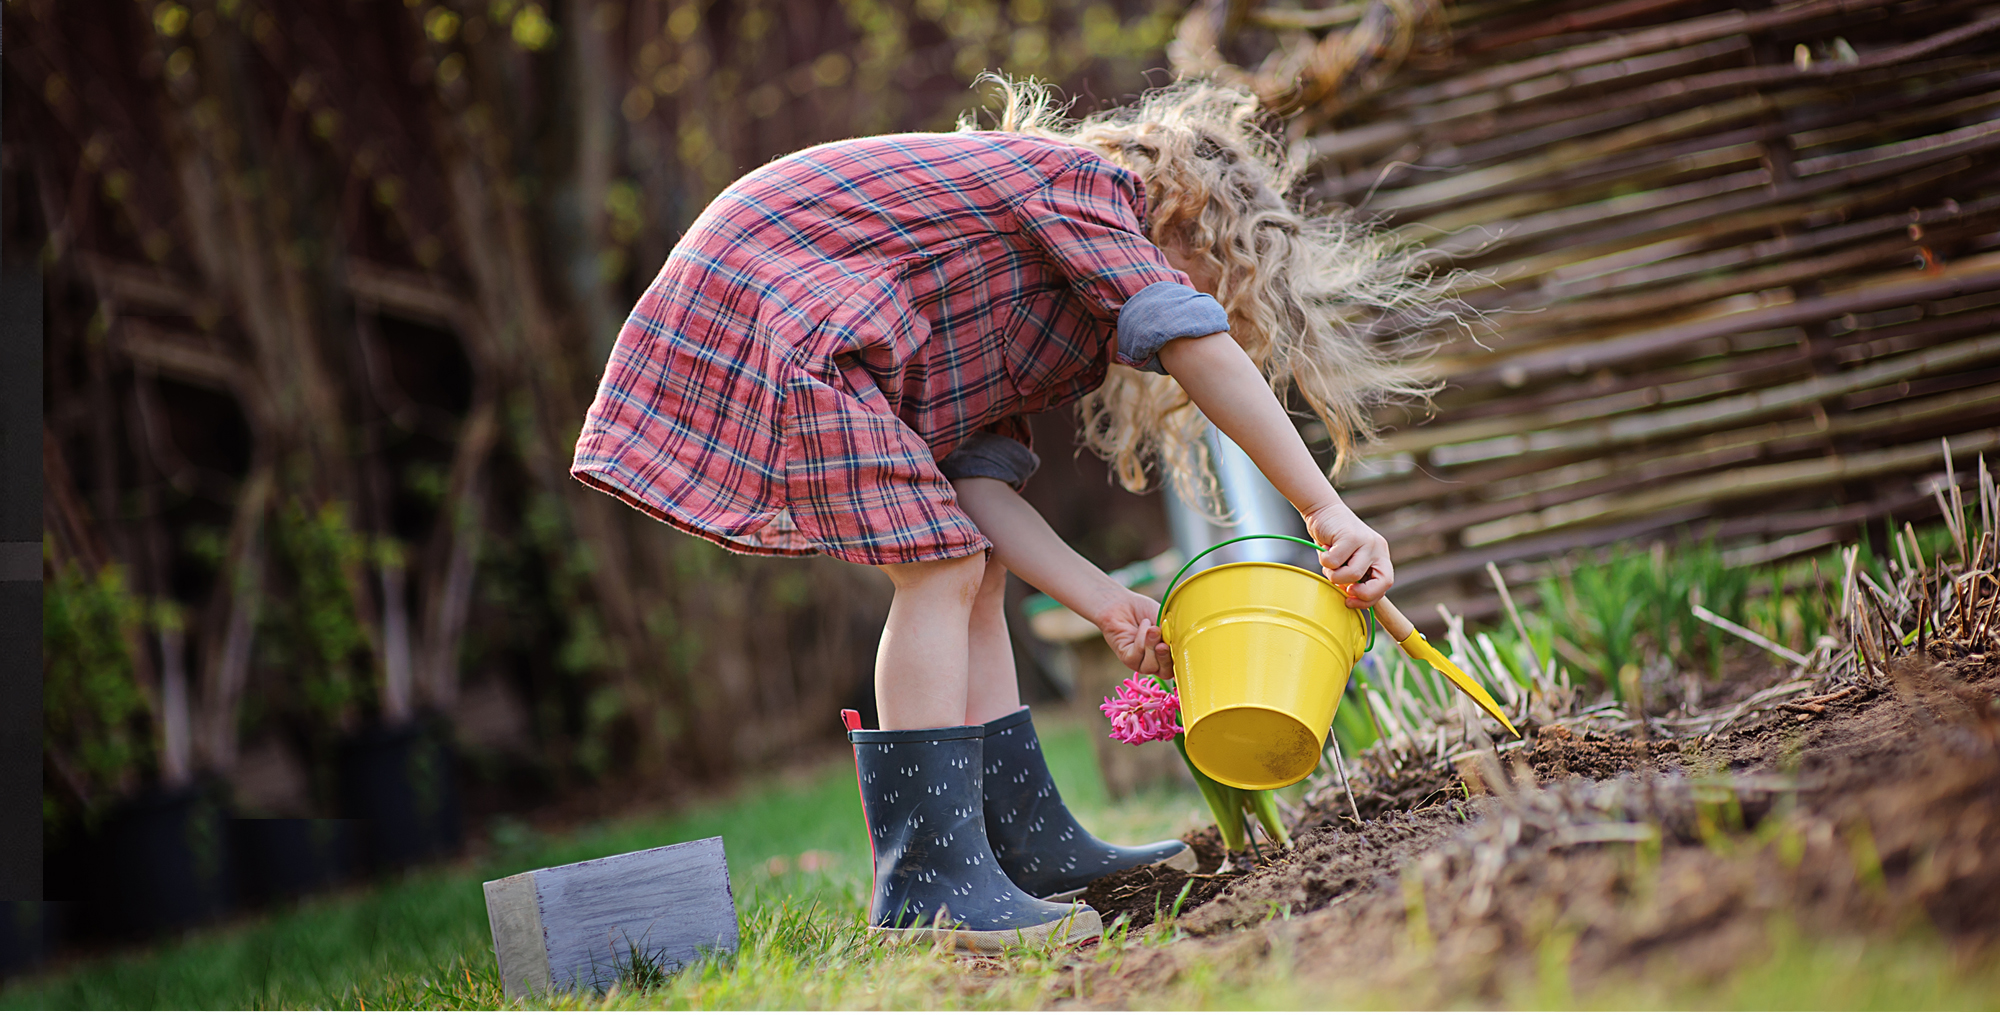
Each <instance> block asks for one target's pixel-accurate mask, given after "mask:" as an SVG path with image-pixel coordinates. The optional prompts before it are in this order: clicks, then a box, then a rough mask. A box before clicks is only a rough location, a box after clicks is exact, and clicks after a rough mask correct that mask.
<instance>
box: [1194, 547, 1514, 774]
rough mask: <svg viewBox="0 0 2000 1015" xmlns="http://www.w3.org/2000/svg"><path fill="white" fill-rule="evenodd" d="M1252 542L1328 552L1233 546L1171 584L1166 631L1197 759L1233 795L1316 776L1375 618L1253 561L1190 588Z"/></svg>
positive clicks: (1409, 632)
mask: <svg viewBox="0 0 2000 1015" xmlns="http://www.w3.org/2000/svg"><path fill="white" fill-rule="evenodd" d="M1246 539H1285V540H1290V541H1292V542H1294V543H1301V544H1304V545H1306V546H1310V547H1312V548H1313V551H1314V552H1315V553H1317V552H1318V551H1319V547H1318V546H1316V545H1315V544H1313V543H1312V542H1311V541H1310V540H1305V539H1300V538H1298V537H1297V536H1284V535H1262V534H1260V535H1250V536H1238V537H1236V538H1235V539H1225V540H1223V541H1222V542H1220V543H1217V544H1215V545H1214V546H1211V547H1209V548H1208V549H1206V550H1203V551H1201V553H1198V554H1195V555H1194V557H1192V558H1189V560H1188V562H1187V563H1186V564H1185V565H1183V566H1182V567H1181V570H1180V573H1179V574H1176V575H1174V580H1173V581H1172V582H1170V583H1168V587H1167V593H1166V596H1165V598H1164V599H1163V600H1162V602H1161V604H1160V616H1159V624H1160V632H1161V637H1163V638H1164V639H1165V640H1166V642H1167V644H1168V645H1170V646H1171V650H1172V654H1173V659H1174V681H1175V683H1176V684H1177V685H1178V687H1179V690H1180V699H1181V724H1182V726H1183V728H1184V729H1185V730H1186V731H1187V732H1186V735H1185V740H1184V744H1185V746H1186V749H1187V756H1188V761H1189V762H1190V763H1192V764H1193V765H1194V766H1195V767H1196V768H1198V769H1200V770H1201V772H1202V773H1203V774H1204V775H1207V776H1208V777H1209V778H1211V779H1214V780H1215V781H1217V782H1219V783H1222V784H1223V785H1225V786H1234V787H1236V788H1237V789H1246V790H1266V789H1277V788H1279V787H1281V786H1289V785H1291V784H1293V783H1295V782H1298V781H1299V780H1300V779H1303V778H1305V777H1306V776H1308V775H1311V774H1312V770H1313V769H1314V768H1316V767H1318V765H1319V759H1320V752H1321V751H1323V750H1324V749H1325V748H1326V736H1327V731H1328V730H1329V729H1330V728H1331V727H1332V725H1333V714H1334V711H1335V710H1336V709H1338V708H1339V707H1340V698H1341V695H1342V694H1343V693H1345V692H1346V690H1347V678H1348V675H1349V674H1350V673H1352V672H1353V670H1354V666H1355V664H1356V663H1358V662H1360V660H1361V655H1362V653H1364V652H1366V651H1367V650H1368V646H1369V644H1370V643H1371V642H1372V641H1373V640H1374V639H1373V634H1372V631H1371V630H1370V628H1371V627H1372V625H1371V624H1370V623H1369V621H1368V617H1367V614H1366V611H1362V610H1354V609H1349V608H1348V606H1347V596H1346V594H1345V593H1344V592H1342V591H1341V590H1340V589H1339V588H1338V587H1337V586H1335V585H1334V584H1333V583H1332V582H1331V581H1328V580H1327V578H1326V576H1325V575H1323V574H1319V573H1317V572H1313V571H1307V570H1305V569H1304V568H1299V567H1293V566H1292V565H1290V564H1275V563H1265V562H1260V561H1245V562H1242V563H1236V564H1223V565H1219V566H1216V567H1210V568H1205V569H1203V570H1201V571H1199V572H1197V573H1196V574H1195V575H1194V576H1193V577H1192V578H1188V579H1187V580H1186V581H1185V582H1183V581H1182V580H1181V579H1182V578H1183V577H1184V576H1186V575H1187V573H1188V569H1189V568H1192V567H1193V566H1194V565H1195V561H1197V560H1200V559H1201V558H1202V557H1204V556H1206V555H1207V554H1209V553H1211V552H1213V551H1215V550H1219V549H1221V548H1222V547H1224V546H1228V545H1229V544H1231V543H1239V542H1242V541H1243V540H1246ZM1374 615H1375V619H1377V620H1379V621H1380V622H1381V625H1382V628H1383V630H1385V631H1387V632H1389V636H1390V637H1392V638H1394V639H1395V640H1396V644H1397V645H1398V646H1399V647H1401V648H1402V650H1403V652H1404V653H1405V654H1406V655H1408V656H1409V657H1410V658H1412V659H1421V660H1423V661H1424V662H1427V663H1429V664H1430V665H1431V666H1433V667H1435V668H1436V669H1437V670H1438V672H1440V673H1443V674H1444V675H1445V677H1446V678H1448V679H1449V680H1450V681H1451V682H1452V683H1453V684H1454V685H1456V686H1457V687H1458V689H1459V690H1461V691H1463V692H1465V693H1466V694H1467V695H1469V696H1470V697H1471V698H1472V700H1473V701H1475V702H1477V703H1478V704H1479V707H1480V708H1482V709H1485V710H1486V713H1487V714H1488V715H1491V716H1493V717H1494V718H1495V719H1498V720H1500V724H1501V725H1503V726H1505V727H1507V730H1508V732H1510V733H1514V732H1516V731H1515V730H1514V724H1513V723H1510V722H1508V721H1507V717H1506V715H1505V714H1504V713H1502V712H1501V710H1500V706H1499V704H1498V703H1496V702H1495V701H1494V700H1493V698H1492V696H1491V695H1489V694H1487V693H1486V689H1485V688H1483V687H1481V686H1479V684H1478V682H1477V681H1474V680H1473V679H1472V678H1471V677H1469V676H1467V675H1466V674H1465V672H1464V671H1463V670H1460V669H1459V668H1458V667H1457V666H1456V665H1453V664H1452V662H1451V661H1450V660H1448V659H1446V658H1445V657H1444V656H1443V655H1442V654H1441V653H1439V652H1438V650H1437V649H1435V648H1432V647H1431V645H1430V643H1429V642H1427V641H1425V640H1424V636H1423V635H1422V634H1420V633H1418V632H1417V629H1416V627H1415V625H1413V624H1411V623H1410V621H1409V619H1408V618H1406V617H1404V616H1403V614H1402V612H1401V611H1400V610H1397V609H1396V607H1395V606H1394V605H1392V604H1391V603H1390V602H1389V601H1388V600H1387V599H1382V600H1379V601H1378V602H1377V603H1376V604H1375V608H1374ZM1516 735H1518V733H1517V734H1516Z"/></svg>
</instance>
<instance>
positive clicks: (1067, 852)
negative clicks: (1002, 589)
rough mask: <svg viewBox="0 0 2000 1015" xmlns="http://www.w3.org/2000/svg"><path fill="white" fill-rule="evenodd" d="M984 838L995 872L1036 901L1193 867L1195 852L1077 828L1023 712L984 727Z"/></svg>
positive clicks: (1182, 846)
mask: <svg viewBox="0 0 2000 1015" xmlns="http://www.w3.org/2000/svg"><path fill="white" fill-rule="evenodd" d="M983 728H984V730H985V731H986V743H985V748H984V751H983V753H984V754H985V757H986V766H985V771H984V772H983V773H982V774H983V775H984V776H985V794H986V795H985V805H986V807H985V809H986V838H987V840H988V841H990V842H991V843H992V844H993V855H994V856H996V857H998V858H999V860H1000V869H1001V870H1004V871H1006V872H1007V877H1009V878H1010V879H1012V880H1013V882H1014V883H1015V884H1017V885H1020V886H1021V890H1022V891H1024V892H1027V893H1028V894H1030V895H1033V896H1036V897H1038V898H1044V899H1051V900H1055V901H1068V900H1070V899H1074V898H1076V897H1077V896H1079V895H1082V894H1083V890H1084V889H1085V888H1088V887H1090V883H1091V882H1092V881H1095V880H1097V879H1098V878H1101V877H1104V876H1105V875H1107V874H1116V873H1118V872H1119V871H1124V870H1130V869H1132V868H1134V867H1143V866H1145V865H1147V864H1153V863H1165V864H1169V865H1171V866H1174V867H1177V868H1179V869H1181V870H1184V871H1193V870H1194V869H1195V867H1196V861H1195V855H1194V850H1193V849H1191V848H1189V847H1188V845H1187V843H1184V842H1181V841H1180V840H1178V839H1168V840H1166V841H1165V842H1155V843H1151V844H1149V845H1145V846H1113V845H1111V844H1109V843H1106V842H1101V841H1099V840H1098V839H1097V837H1096V836H1094V835H1091V834H1090V833H1089V832H1086V831H1084V830H1083V826H1082V825H1079V824H1077V822H1076V818H1075V817H1074V816H1072V815H1071V814H1070V812H1069V808H1067V807H1065V806H1063V802H1062V794H1061V793H1059V792H1057V791H1056V784H1055V780H1054V779H1052V778H1051V777H1050V776H1049V764H1048V762H1047V761H1045V760H1044V759H1043V758H1042V741H1041V738H1040V737H1038V736H1036V735H1035V724H1034V721H1033V720H1032V719H1031V718H1030V717H1029V714H1028V709H1027V707H1026V706H1022V708H1021V709H1020V711H1017V712H1014V713H1013V714H1011V715H1004V716H1001V717H1000V718H998V719H995V720H993V721H992V722H989V723H987V724H986V725H985V726H984V727H983Z"/></svg>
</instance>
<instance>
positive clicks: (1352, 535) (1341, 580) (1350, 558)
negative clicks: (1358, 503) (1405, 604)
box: [1306, 502, 1396, 609]
mask: <svg viewBox="0 0 2000 1015" xmlns="http://www.w3.org/2000/svg"><path fill="white" fill-rule="evenodd" d="M1306 530H1307V531H1308V532H1311V533H1312V538H1313V542H1315V543H1318V544H1319V545H1320V546H1321V547H1324V549H1322V550H1320V551H1319V564H1320V567H1321V569H1323V570H1324V571H1325V572H1326V577H1327V580H1328V581H1331V582H1333V583H1334V584H1336V585H1342V586H1348V589H1347V605H1348V606H1350V607H1353V608H1355V609H1361V608H1363V607H1368V606H1373V605H1375V600H1377V599H1380V598H1382V597H1383V596H1384V595H1386V594H1388V592H1389V587H1390V586H1392V585H1394V584H1396V568H1395V565H1393V564H1391V563H1390V562H1389V541H1388V540H1386V539H1383V538H1382V537H1381V535H1379V534H1378V533H1376V531H1375V530H1374V529H1371V528H1369V527H1368V525H1367V524H1366V523H1364V522H1363V521H1362V520H1361V517H1360V516H1359V515H1356V514H1355V513H1354V511H1353V510H1352V509H1350V508H1349V507H1348V506H1347V505H1345V504H1341V503H1338V502H1336V503H1334V504H1332V505H1329V506H1327V507H1323V508H1320V509H1319V510H1318V511H1315V512H1313V513H1312V515H1311V516H1310V517H1308V518H1307V519H1306Z"/></svg>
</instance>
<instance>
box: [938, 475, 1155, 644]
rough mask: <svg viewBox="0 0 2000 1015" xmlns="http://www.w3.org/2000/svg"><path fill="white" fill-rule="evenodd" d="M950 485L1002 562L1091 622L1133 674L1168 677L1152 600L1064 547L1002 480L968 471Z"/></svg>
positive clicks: (1045, 522) (1038, 516)
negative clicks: (973, 474)
mask: <svg viewBox="0 0 2000 1015" xmlns="http://www.w3.org/2000/svg"><path fill="white" fill-rule="evenodd" d="M951 485H952V487H953V488H954V489H956V490H957V491H958V505H959V507H961V508H964V509H965V513H966V514H968V515H970V516H971V517H972V523H973V524H974V525H977V526H979V531H980V532H982V533H985V535H986V538H988V539H991V540H992V541H993V555H994V556H995V557H996V558H998V559H999V561H1000V564H1001V566H1003V567H1005V568H1006V569H1007V570H1009V571H1012V572H1014V573H1015V574H1017V575H1020V576H1021V580H1023V581H1025V582H1027V583H1028V584H1030V585H1033V586H1034V587H1035V588H1037V589H1040V590H1041V591H1043V592H1046V593H1048V595H1049V596H1050V598H1052V599H1054V600H1055V601H1056V602H1059V603H1061V604H1063V605H1064V606H1067V607H1069V608H1070V609H1072V610H1074V611H1076V614H1077V616H1080V617H1082V618H1084V619H1085V620H1088V621H1090V622H1091V623H1093V624H1096V625H1097V629H1098V630H1100V631H1103V632H1104V640H1105V642H1106V643H1107V644H1109V645H1110V646H1111V651H1113V652H1115V653H1117V655H1118V661H1119V662H1121V663H1124V664H1125V665H1126V666H1129V667H1131V668H1132V669H1133V670H1135V671H1137V672H1139V673H1159V674H1163V675H1165V676H1168V677H1171V676H1173V672H1174V664H1173V659H1172V658H1171V657H1170V656H1169V655H1168V654H1167V651H1166V647H1165V645H1164V643H1162V642H1161V641H1160V629H1159V627H1158V625H1157V624H1156V623H1155V620H1156V619H1157V617H1158V615H1159V610H1160V604H1159V603H1157V602H1155V601H1153V600H1152V599H1149V598H1147V597H1145V596H1142V595H1140V594H1139V593H1137V592H1134V591H1132V590H1131V589H1128V588H1126V587H1124V586H1123V585H1120V584H1118V583H1117V582H1115V581H1112V580H1111V578H1110V577H1109V576H1107V575H1106V574H1105V573H1104V572H1102V571H1100V570H1098V569H1097V568H1096V567H1095V566H1094V565H1092V564H1091V563H1090V561H1087V560H1085V559H1083V555H1082V554H1079V553H1077V552H1076V551H1075V550H1072V549H1070V546H1069V544H1068V543H1065V542H1063V541H1062V537H1061V536H1058V535H1056V534H1055V530H1054V529H1051V528H1049V523H1048V522H1047V521H1044V520H1043V519H1042V515H1041V512H1039V511H1036V510H1035V508H1034V505H1032V504H1029V503H1028V502H1027V501H1026V500H1023V499H1022V497H1021V495H1020V494H1018V493H1015V492H1014V488H1013V487H1011V486H1008V485H1007V484H1006V483H1004V482H1002V481H1000V480H998V479H988V478H986V477H984V476H972V477H968V478H965V479H955V480H952V484H951Z"/></svg>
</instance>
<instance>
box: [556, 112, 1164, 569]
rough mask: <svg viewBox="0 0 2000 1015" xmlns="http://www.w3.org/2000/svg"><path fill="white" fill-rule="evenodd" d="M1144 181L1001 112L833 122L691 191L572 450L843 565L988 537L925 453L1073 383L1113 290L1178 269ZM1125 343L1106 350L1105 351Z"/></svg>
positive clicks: (1099, 336) (678, 509) (683, 514)
mask: <svg viewBox="0 0 2000 1015" xmlns="http://www.w3.org/2000/svg"><path fill="white" fill-rule="evenodd" d="M1144 214H1145V197H1144V192H1143V188H1142V186H1141V184H1140V182H1139V180H1138V178H1137V177H1135V176H1134V175H1133V174H1132V173H1130V172H1129V171H1127V170H1124V169H1121V168H1119V167H1118V166H1116V165H1113V164H1112V163H1110V162H1107V161H1105V160H1104V159H1103V158H1102V157H1101V156H1099V155H1097V154H1095V153H1094V152H1091V151H1089V150H1087V149H1083V148H1079V147H1076V146H1073V145H1068V144H1063V143H1060V142H1056V141H1049V140H1043V139H1038V138H1031V137H1025V136H1021V135H1015V134H1005V133H959V134H910V135H898V136H890V137H875V138H862V139H859V140H853V141H841V142H836V143H833V144H827V145H822V146H820V147H817V148H811V149H807V150H806V151H803V152H799V153H797V154H795V155H790V156H787V157H785V158H782V159H779V160H777V161H775V162H772V163H770V164H769V165H766V166H764V167H763V168H761V169H758V170H756V171H754V172H752V173H751V174H749V175H748V176H745V177H744V178H743V179H741V180H738V181H737V182H736V183H735V184H733V185H731V186H730V187H729V189H728V190H725V191H724V192H723V193H722V195H721V196H719V197H717V198H716V199H715V201H714V203H712V204H710V205H709V206H708V208H707V209H706V210H705V211H703V212H702V214H701V216H700V217H699V218H698V219H696V220H695V223H694V225H693V226H692V227H691V228H690V229H689V230H688V233H687V235H685V236H683V237H682V238H681V241H680V243H679V244H678V245H676V246H675V248H674V251H673V254H672V255H671V256H669V257H668V258H667V263H666V264H665V266H663V267H662V268H661V269H660V274H659V277H658V278H656V279H655V280H654V281H653V284H652V286H651V287H650V288H649V289H647V291H646V295H645V296H644V298H642V299H641V300H640V301H639V304H638V306H636V307H634V308H633V311H632V316H631V318H630V319H629V320H628V321H627V322H626V324H625V327H624V330H623V331H622V332H621V333H620V334H619V336H618V344H617V347H616V348H615V349H614V350H613V351H612V354H611V359H610V362H609V363H608V364H607V365H606V367H605V371H604V377H603V380H602V382H601V383H600V385H599V387H598V390H597V399H596V401H595V402H594V403H593V404H592V406H591V409H590V416H589V418H588V419H587V420H586V422H585V425H584V428H583V434H582V436H581V437H580V438H579V439H578V441H577V446H576V460H575V462H574V464H573V465H572V466H571V473H572V474H573V475H575V476H576V477H577V478H578V479H580V480H582V481H583V482H584V483H587V484H589V485H591V486H593V487H596V488H598V489H600V490H604V491H606V492H608V493H611V494H614V495H616V496H618V497H619V498H621V499H623V500H625V501H626V502H627V503H629V504H631V505H632V506H634V507H637V508H639V509H640V510H642V511H645V512H646V513H648V514H650V515H653V516H654V517H656V518H659V519H661V520H662V521H665V522H667V523H669V524H671V525H674V526H676V527H679V528H681V529H685V530H687V531H689V532H692V533H694V534H696V535H699V536H702V537H704V538H707V539H710V540H713V541H715V542H717V543H720V544H722V545H723V546H725V547H728V548H729V549H732V550H737V551H740V552H745V553H766V554H792V555H803V554H810V553H814V552H823V553H826V554H829V555H832V556H834V557H838V558H840V559H842V560H849V561H855V562H858V563H865V564H882V563H898V562H909V561H918V560H935V559H941V558H948V557H962V556H965V555H967V554H971V553H974V552H977V551H979V550H982V549H985V548H986V547H988V546H990V545H991V544H990V543H989V542H988V541H987V540H986V537H984V536H982V535H980V533H979V530H978V529H977V528H976V527H975V526H974V525H973V524H972V520H971V519H970V518H968V517H966V515H965V513H964V512H963V511H962V510H960V509H959V507H958V504H957V500H956V497H955V496H954V495H953V493H952V488H951V484H950V483H949V482H948V481H947V480H946V479H945V478H944V476H943V475H942V474H941V473H939V472H938V469H937V464H936V463H937V459H939V458H941V457H943V456H944V455H946V454H949V453H950V452H951V450H952V449H953V448H955V447H957V446H958V445H959V443H960V442H961V441H963V440H965V438H966V437H967V436H968V435H969V434H971V433H973V432H975V431H978V430H982V429H983V430H992V431H994V432H997V433H1001V434H1003V435H1005V436H1008V437H1012V438H1014V439H1016V440H1019V441H1021V442H1022V443H1024V444H1025V443H1027V442H1028V431H1027V426H1026V425H1025V423H1024V421H1023V420H1022V418H1021V417H1022V416H1023V415H1024V414H1026V413H1031V412H1038V411H1041V410H1043V409H1047V408H1051V407H1054V406H1059V405H1064V404H1067V403H1069V402H1072V401H1074V400H1076V399H1077V398H1078V397H1080V396H1082V395H1083V394H1084V393H1085V392H1087V391H1089V390H1091V389H1092V388H1093V387H1095V386H1096V385H1098V384H1099V383H1101V382H1102V381H1103V378H1104V374H1105V371H1106V369H1107V367H1108V365H1109V364H1110V363H1111V362H1112V359H1113V358H1114V356H1116V355H1117V342H1116V328H1117V322H1118V312H1119V310H1120V309H1121V308H1122V307H1123V306H1124V304H1125V302H1126V301H1127V300H1128V299H1130V298H1131V297H1133V296H1135V295H1137V294H1138V293H1139V291H1140V290H1142V289H1144V288H1145V287H1146V286H1148V285H1151V284H1153V283H1156V282H1178V283H1180V284H1182V285H1185V284H1187V278H1186V276H1184V275H1182V274H1181V273H1180V272H1178V271H1175V270H1174V269H1173V268H1172V266H1170V265H1169V264H1168V263H1167V261H1166V259H1165V257H1164V256H1163V255H1162V254H1161V253H1160V251H1159V249H1158V248H1157V247H1155V246H1153V244H1152V243H1151V242H1149V241H1148V240H1147V239H1146V237H1145V235H1144V231H1143V227H1142V225H1141V220H1142V218H1143V216H1144ZM1128 365H1130V364H1128Z"/></svg>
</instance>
